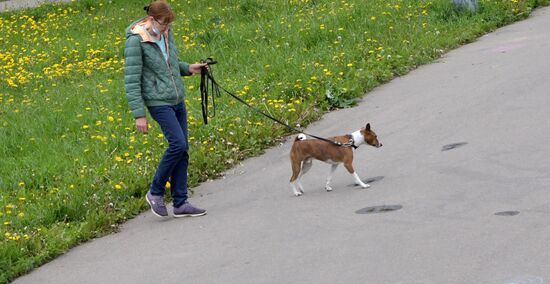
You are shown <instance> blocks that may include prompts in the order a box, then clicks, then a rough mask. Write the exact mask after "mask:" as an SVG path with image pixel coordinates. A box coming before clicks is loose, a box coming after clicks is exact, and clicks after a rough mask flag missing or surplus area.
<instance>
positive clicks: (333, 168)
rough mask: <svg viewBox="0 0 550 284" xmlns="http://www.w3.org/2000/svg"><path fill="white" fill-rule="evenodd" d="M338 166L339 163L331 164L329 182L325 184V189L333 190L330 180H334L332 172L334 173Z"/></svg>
mask: <svg viewBox="0 0 550 284" xmlns="http://www.w3.org/2000/svg"><path fill="white" fill-rule="evenodd" d="M337 167H338V164H332V165H331V166H330V172H329V173H328V177H327V184H326V185H325V189H326V190H327V191H332V187H330V181H331V180H332V174H333V173H334V171H335V170H336V168H337Z"/></svg>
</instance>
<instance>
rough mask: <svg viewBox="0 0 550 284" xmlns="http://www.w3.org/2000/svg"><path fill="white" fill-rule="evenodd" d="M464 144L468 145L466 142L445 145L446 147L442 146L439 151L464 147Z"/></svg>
mask: <svg viewBox="0 0 550 284" xmlns="http://www.w3.org/2000/svg"><path fill="white" fill-rule="evenodd" d="M466 144H468V142H459V143H453V144H447V145H445V146H443V148H441V151H449V150H452V149H454V148H457V147H460V146H464V145H466Z"/></svg>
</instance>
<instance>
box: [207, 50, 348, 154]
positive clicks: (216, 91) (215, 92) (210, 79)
mask: <svg viewBox="0 0 550 284" xmlns="http://www.w3.org/2000/svg"><path fill="white" fill-rule="evenodd" d="M201 62H202V63H207V64H208V65H209V66H210V65H214V64H216V63H218V62H217V61H214V60H212V58H207V60H201ZM220 89H222V90H223V91H224V92H226V93H227V94H228V95H230V96H231V97H233V98H234V99H236V100H237V101H239V102H240V103H242V104H244V105H245V106H247V107H249V108H251V109H252V110H254V111H255V112H257V113H259V114H261V115H263V116H265V117H267V118H269V119H271V120H273V121H275V122H277V123H279V124H280V125H282V126H284V127H286V128H288V129H290V130H292V131H295V132H299V133H303V134H305V135H308V136H311V137H313V138H316V139H319V140H322V141H325V142H328V143H331V144H334V145H336V146H343V147H353V148H354V149H357V146H355V145H354V143H353V139H351V140H350V141H349V142H348V143H341V142H338V141H333V140H329V139H326V138H323V137H319V136H316V135H313V134H309V133H306V132H304V131H302V130H299V129H296V128H294V127H292V126H290V125H288V124H286V123H284V122H282V121H281V120H279V119H277V118H275V117H273V116H271V115H269V114H266V113H264V112H262V111H261V110H259V109H258V108H256V107H254V106H251V105H250V104H249V103H247V102H246V101H244V100H243V99H241V98H239V97H238V96H237V95H235V94H233V93H232V92H230V91H228V90H226V89H225V88H224V87H222V86H220V85H219V84H218V82H217V81H216V79H214V76H213V71H212V68H206V67H203V68H202V70H201V84H200V90H201V105H202V118H203V121H204V124H208V119H207V118H208V97H209V94H210V93H212V95H211V97H212V110H213V112H214V115H212V117H214V116H215V114H216V103H215V99H214V97H215V96H218V97H220Z"/></svg>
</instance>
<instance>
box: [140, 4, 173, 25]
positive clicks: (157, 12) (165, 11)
mask: <svg viewBox="0 0 550 284" xmlns="http://www.w3.org/2000/svg"><path fill="white" fill-rule="evenodd" d="M143 9H144V10H145V11H146V12H147V15H149V16H152V17H153V18H155V20H157V21H160V20H162V21H163V22H164V23H165V24H166V23H171V22H173V21H174V19H175V18H176V15H175V14H174V11H172V8H170V5H168V3H166V1H165V0H156V1H153V2H151V4H149V5H147V6H145V7H143Z"/></svg>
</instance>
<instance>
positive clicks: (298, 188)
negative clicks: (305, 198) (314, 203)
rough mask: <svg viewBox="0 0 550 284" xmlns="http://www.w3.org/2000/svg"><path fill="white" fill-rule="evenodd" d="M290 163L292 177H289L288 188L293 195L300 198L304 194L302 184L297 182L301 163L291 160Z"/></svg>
mask: <svg viewBox="0 0 550 284" xmlns="http://www.w3.org/2000/svg"><path fill="white" fill-rule="evenodd" d="M291 163H292V177H290V187H291V188H292V192H293V193H294V195H296V196H300V195H302V194H303V193H304V191H303V188H302V184H301V183H300V180H299V177H300V169H301V162H300V161H294V160H292V161H291Z"/></svg>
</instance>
